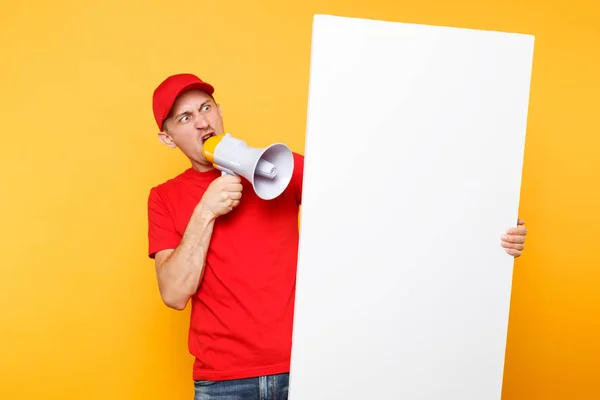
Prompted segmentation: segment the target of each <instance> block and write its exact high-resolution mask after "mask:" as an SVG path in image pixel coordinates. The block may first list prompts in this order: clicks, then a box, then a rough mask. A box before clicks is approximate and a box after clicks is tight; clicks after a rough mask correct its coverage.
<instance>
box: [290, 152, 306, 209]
mask: <svg viewBox="0 0 600 400" xmlns="http://www.w3.org/2000/svg"><path fill="white" fill-rule="evenodd" d="M293 155H294V172H293V174H292V184H293V186H294V193H295V195H296V201H297V202H298V204H299V205H302V181H303V180H304V156H303V155H301V154H298V153H293Z"/></svg>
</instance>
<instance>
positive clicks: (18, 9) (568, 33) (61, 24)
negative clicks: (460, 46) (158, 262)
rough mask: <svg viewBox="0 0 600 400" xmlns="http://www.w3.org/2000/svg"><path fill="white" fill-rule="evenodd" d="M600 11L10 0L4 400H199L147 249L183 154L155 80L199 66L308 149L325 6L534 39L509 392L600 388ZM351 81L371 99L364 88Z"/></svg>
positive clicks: (0, 80)
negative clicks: (318, 31)
mask: <svg viewBox="0 0 600 400" xmlns="http://www.w3.org/2000/svg"><path fill="white" fill-rule="evenodd" d="M319 4H320V5H319ZM599 10H600V8H599V6H598V5H595V6H594V5H593V2H592V1H588V2H584V1H577V0H570V1H566V0H563V1H541V0H540V1H533V0H518V1H517V0H508V1H507V0H503V1H500V0H497V1H475V0H472V1H469V0H457V1H442V0H437V1H436V0H422V1H404V0H403V1H400V0H398V1H389V0H373V1H372V2H371V3H370V4H369V2H365V1H349V0H346V1H341V0H339V1H333V0H332V1H325V0H305V1H294V2H292V1H275V0H272V1H266V0H263V1H252V2H249V1H239V2H232V1H226V0H225V1H224V0H219V1H213V2H196V1H186V0H183V1H178V2H174V1H163V2H159V1H139V0H136V1H115V0H109V1H103V2H100V1H96V2H90V1H86V2H84V1H79V2H75V1H57V2H50V1H40V0H33V1H31V2H23V3H20V2H16V1H11V2H10V3H8V4H7V2H3V5H2V6H1V8H0V46H1V53H0V54H1V62H0V124H1V125H0V126H1V127H2V134H1V138H2V140H1V142H0V143H1V145H0V167H1V170H2V173H1V179H2V180H1V190H2V192H1V196H0V210H1V217H0V221H1V225H0V226H1V230H0V235H1V236H0V243H1V246H2V247H1V255H2V262H1V264H2V267H1V269H0V271H1V276H0V301H1V306H0V317H1V319H0V335H1V338H0V339H1V340H0V398H1V399H7V400H13V399H19V400H20V399H37V398H44V399H86V400H94V399H114V400H116V399H145V400H148V399H186V398H187V399H190V398H191V395H192V383H191V362H192V359H191V357H190V356H189V354H188V352H187V326H188V311H187V310H186V311H184V312H181V313H178V312H176V311H171V310H169V309H167V308H166V307H165V306H163V305H162V303H161V301H160V297H159V294H158V290H157V285H156V281H155V276H154V270H153V265H152V262H151V261H150V260H149V259H147V258H146V247H147V242H146V198H147V194H148V190H149V188H150V187H151V186H153V185H155V184H156V183H159V182H162V181H163V180H165V179H167V178H170V177H172V176H173V175H175V174H177V173H178V172H180V171H181V170H182V169H184V168H186V167H187V165H188V164H187V162H186V160H185V159H184V158H183V157H181V156H180V155H179V154H178V153H177V152H175V151H171V150H169V149H168V148H167V147H165V146H162V145H161V144H159V142H158V140H157V138H156V127H155V125H154V122H153V120H152V115H151V94H152V90H153V88H154V86H155V85H156V84H158V83H159V81H160V80H161V79H162V78H164V77H165V76H166V75H168V74H171V73H177V72H194V73H197V74H199V75H200V76H202V77H203V78H205V79H207V80H209V81H210V82H212V83H214V85H215V86H216V88H217V92H216V95H217V98H218V100H219V101H220V102H221V103H222V106H223V108H224V113H225V122H226V128H227V129H228V130H229V131H231V132H232V133H235V134H236V135H237V136H239V137H242V138H244V139H246V140H247V141H248V142H249V144H251V145H255V146H261V145H266V144H268V143H270V142H272V141H276V140H284V141H285V142H287V143H288V144H289V145H290V146H291V147H292V148H293V149H294V150H296V151H299V152H303V145H304V124H305V116H306V104H307V87H308V74H309V55H310V39H311V21H312V15H313V14H314V13H330V14H336V15H343V16H352V17H364V18H374V19H384V20H391V21H403V22H415V23H425V24H436V25H450V26H460V27H468V28H481V29H493V30H502V31H513V32H521V33H529V34H533V35H535V36H536V43H535V46H536V47H535V60H534V70H533V80H532V87H531V107H530V119H529V128H528V136H527V146H526V154H525V167H524V176H523V191H522V203H521V204H522V206H521V211H520V216H521V217H522V218H524V219H525V220H526V222H527V225H528V227H529V228H530V232H531V234H530V236H529V237H528V247H527V249H526V254H525V255H524V256H523V258H521V259H518V260H517V261H516V270H515V280H514V292H513V293H514V294H513V303H512V314H511V321H510V327H509V340H508V351H507V359H506V374H505V381H504V397H503V398H504V399H505V400H534V399H541V400H542V399H543V400H553V399H561V400H567V399H568V400H575V399H577V400H579V399H586V400H587V399H590V400H592V399H598V398H600V379H599V378H598V376H599V373H600V346H599V345H598V342H599V341H598V337H600V322H599V321H600V318H599V316H600V315H599V314H600V312H599V306H600V304H599V303H600V302H599V300H600V291H599V290H598V285H599V284H600V272H599V271H600V268H599V267H600V256H599V255H598V254H599V252H598V244H597V243H598V239H599V238H600V211H599V209H600V208H599V207H598V205H599V204H600V173H599V171H600V139H599V137H600V135H599V132H600V123H599V122H598V121H599V118H598V115H599V111H600V102H599V95H598V93H599V91H600V78H599V76H600V73H599V71H600V16H599V15H600V11H599ZM357 80H358V82H359V83H360V84H359V85H357V91H356V100H357V102H359V101H362V99H363V97H364V96H368V93H363V92H361V91H360V88H364V87H366V86H368V82H364V81H361V80H362V77H357ZM362 117H363V118H365V119H364V120H362V121H361V120H357V123H365V124H366V125H365V126H367V127H368V116H362ZM373 134H375V133H373ZM467 252H468V249H465V257H467V256H468V254H467Z"/></svg>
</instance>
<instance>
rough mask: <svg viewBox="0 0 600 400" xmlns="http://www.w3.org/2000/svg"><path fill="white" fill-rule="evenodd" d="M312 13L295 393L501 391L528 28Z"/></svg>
mask: <svg viewBox="0 0 600 400" xmlns="http://www.w3.org/2000/svg"><path fill="white" fill-rule="evenodd" d="M313 22H314V25H313V37H312V54H311V65H310V90H309V104H308V121H307V132H306V136H307V137H306V148H305V170H304V189H303V206H302V214H301V227H300V232H301V233H300V235H301V236H300V251H299V260H298V280H297V293H296V303H295V323H294V332H293V345H292V365H291V371H290V399H291V400H307V399H310V400H332V399H344V400H353V399H357V400H358V399H361V400H363V399H377V400H379V399H394V400H395V399H398V400H417V399H418V400H440V399H444V400H498V399H500V398H501V389H502V378H503V365H504V355H505V347H506V346H505V344H506V336H507V327H508V315H509V302H510V293H511V279H512V268H513V263H514V259H513V258H512V257H511V256H509V255H508V254H507V253H506V252H505V251H504V249H503V248H502V247H501V246H500V236H501V234H502V233H504V231H505V230H506V229H507V228H509V227H511V226H516V222H517V218H518V206H519V196H520V185H521V170H522V159H523V151H524V142H525V131H526V122H527V113H528V102H529V90H530V75H531V69H532V58H533V47H534V38H533V37H532V36H529V35H521V34H509V33H501V32H490V31H480V30H469V29H459V28H448V27H435V26H423V25H415V24H404V23H393V22H385V21H373V20H362V19H356V18H344V17H335V16H325V15H317V16H315V17H314V21H313Z"/></svg>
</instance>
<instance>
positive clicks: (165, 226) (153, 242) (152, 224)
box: [148, 188, 181, 258]
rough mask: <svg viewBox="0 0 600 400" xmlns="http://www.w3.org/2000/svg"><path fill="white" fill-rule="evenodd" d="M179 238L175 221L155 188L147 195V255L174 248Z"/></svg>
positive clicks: (150, 255) (152, 255) (151, 256)
mask: <svg viewBox="0 0 600 400" xmlns="http://www.w3.org/2000/svg"><path fill="white" fill-rule="evenodd" d="M180 240H181V238H180V237H179V234H178V233H177V230H176V229H175V221H174V220H173V217H172V215H171V213H170V212H169V210H168V208H167V205H166V204H165V202H164V200H163V199H162V198H161V196H160V193H159V192H158V190H157V189H156V188H152V190H150V195H149V196H148V256H149V257H150V258H154V255H155V254H156V253H157V252H158V251H160V250H166V249H174V248H176V247H177V246H178V245H179V241H180Z"/></svg>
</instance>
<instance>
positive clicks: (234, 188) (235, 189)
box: [225, 183, 244, 192]
mask: <svg viewBox="0 0 600 400" xmlns="http://www.w3.org/2000/svg"><path fill="white" fill-rule="evenodd" d="M243 188H244V186H242V184H241V183H233V184H231V185H227V187H226V188H225V189H226V190H227V191H228V192H241V191H242V189H243Z"/></svg>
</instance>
